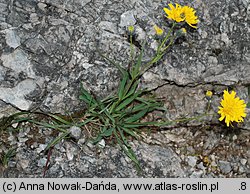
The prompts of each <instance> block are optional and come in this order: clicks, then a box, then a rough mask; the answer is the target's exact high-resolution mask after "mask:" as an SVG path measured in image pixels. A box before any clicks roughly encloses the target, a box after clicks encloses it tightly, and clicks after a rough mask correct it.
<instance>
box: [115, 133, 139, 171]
mask: <svg viewBox="0 0 250 194" xmlns="http://www.w3.org/2000/svg"><path fill="white" fill-rule="evenodd" d="M114 135H115V137H116V140H117V142H118V144H119V145H120V147H121V148H122V150H123V151H124V152H125V154H126V155H127V156H128V157H129V158H130V159H131V160H132V162H134V163H135V165H136V167H138V168H139V169H141V166H140V163H139V161H138V159H137V157H136V155H135V153H134V151H133V150H132V149H131V148H130V147H127V146H125V145H124V144H123V143H122V140H121V139H120V137H119V136H118V134H117V132H114Z"/></svg>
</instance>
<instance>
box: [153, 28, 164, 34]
mask: <svg viewBox="0 0 250 194" xmlns="http://www.w3.org/2000/svg"><path fill="white" fill-rule="evenodd" d="M154 29H155V33H156V35H158V36H161V35H162V34H163V32H164V30H163V29H161V28H160V27H158V26H157V25H154Z"/></svg>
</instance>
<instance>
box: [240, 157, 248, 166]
mask: <svg viewBox="0 0 250 194" xmlns="http://www.w3.org/2000/svg"><path fill="white" fill-rule="evenodd" d="M240 163H241V164H242V165H243V166H245V165H246V163H247V159H245V158H242V159H241V160H240Z"/></svg>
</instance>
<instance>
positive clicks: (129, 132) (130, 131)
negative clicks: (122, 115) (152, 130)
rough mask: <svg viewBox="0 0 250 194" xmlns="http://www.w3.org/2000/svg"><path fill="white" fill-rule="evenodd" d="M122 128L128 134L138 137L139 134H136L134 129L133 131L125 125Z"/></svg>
mask: <svg viewBox="0 0 250 194" xmlns="http://www.w3.org/2000/svg"><path fill="white" fill-rule="evenodd" d="M122 130H123V131H125V132H126V133H127V134H129V135H131V136H132V137H134V138H136V139H137V138H138V136H137V135H136V134H135V132H134V131H132V130H130V129H127V128H125V127H122Z"/></svg>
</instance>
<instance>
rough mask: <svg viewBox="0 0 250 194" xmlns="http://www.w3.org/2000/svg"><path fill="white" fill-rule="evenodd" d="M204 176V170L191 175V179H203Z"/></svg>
mask: <svg viewBox="0 0 250 194" xmlns="http://www.w3.org/2000/svg"><path fill="white" fill-rule="evenodd" d="M203 175H204V172H203V171H202V170H198V171H194V172H193V173H192V174H191V175H190V178H202V176H203Z"/></svg>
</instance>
